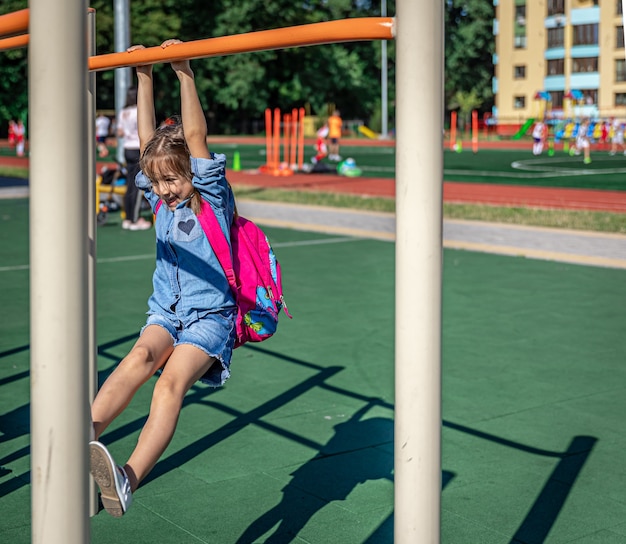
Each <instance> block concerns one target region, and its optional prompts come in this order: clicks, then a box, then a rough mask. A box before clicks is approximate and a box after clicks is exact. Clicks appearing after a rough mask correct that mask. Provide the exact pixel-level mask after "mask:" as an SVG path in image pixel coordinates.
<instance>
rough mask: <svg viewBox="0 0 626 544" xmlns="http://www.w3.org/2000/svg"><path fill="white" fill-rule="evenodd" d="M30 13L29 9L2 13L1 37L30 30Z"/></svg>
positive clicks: (0, 17)
mask: <svg viewBox="0 0 626 544" xmlns="http://www.w3.org/2000/svg"><path fill="white" fill-rule="evenodd" d="M29 15H30V12H29V10H27V9H22V10H19V11H14V12H13V13H7V14H6V15H0V37H5V38H8V37H11V36H14V35H15V34H23V33H25V32H28V22H29V18H30V17H29ZM27 38H28V36H27ZM27 43H28V42H27Z"/></svg>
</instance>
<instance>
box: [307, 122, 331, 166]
mask: <svg viewBox="0 0 626 544" xmlns="http://www.w3.org/2000/svg"><path fill="white" fill-rule="evenodd" d="M327 136H328V125H326V124H325V125H324V126H323V127H322V128H320V129H319V130H318V131H317V136H316V140H315V157H313V158H312V159H311V162H312V163H313V164H317V163H318V162H319V161H321V160H322V159H323V158H324V157H326V156H327V155H328V147H327V146H326V137H327Z"/></svg>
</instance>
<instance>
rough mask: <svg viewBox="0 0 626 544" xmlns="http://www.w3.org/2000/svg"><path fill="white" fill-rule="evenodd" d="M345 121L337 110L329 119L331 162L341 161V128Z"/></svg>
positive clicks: (329, 154)
mask: <svg viewBox="0 0 626 544" xmlns="http://www.w3.org/2000/svg"><path fill="white" fill-rule="evenodd" d="M342 125H343V120H342V119H341V117H340V116H339V110H335V111H334V112H333V114H332V115H331V116H330V117H329V118H328V152H329V153H328V158H329V160H331V161H340V160H341V156H340V155H339V140H340V139H341V126H342Z"/></svg>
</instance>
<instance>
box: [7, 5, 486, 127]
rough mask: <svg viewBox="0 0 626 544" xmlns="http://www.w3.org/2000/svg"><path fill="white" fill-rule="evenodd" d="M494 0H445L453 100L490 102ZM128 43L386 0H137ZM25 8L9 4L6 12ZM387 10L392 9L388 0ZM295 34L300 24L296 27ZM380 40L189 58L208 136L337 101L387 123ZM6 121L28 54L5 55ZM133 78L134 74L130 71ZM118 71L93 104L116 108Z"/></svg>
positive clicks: (351, 13) (21, 99) (104, 37)
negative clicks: (469, 97) (471, 97)
mask: <svg viewBox="0 0 626 544" xmlns="http://www.w3.org/2000/svg"><path fill="white" fill-rule="evenodd" d="M113 4H114V1H113V0H92V2H91V4H90V5H91V7H93V8H94V9H95V10H96V53H97V54H106V53H111V52H114V51H115V47H114V42H115V40H114V9H113ZM492 4H493V2H492V0H446V2H445V4H444V6H445V17H446V35H445V40H446V42H445V43H446V64H445V75H446V80H445V93H446V97H445V100H446V104H448V105H450V104H451V100H452V98H453V96H454V95H455V93H457V92H459V91H461V92H464V93H467V94H469V93H472V92H473V93H474V94H475V95H476V96H477V97H478V99H480V101H481V102H482V104H483V108H489V107H490V106H491V103H492V96H491V77H492V71H493V70H492V61H491V58H492V54H493V36H492V30H491V29H492V20H493V5H492ZM129 5H130V42H131V43H141V44H144V45H146V46H156V45H159V44H160V43H161V42H162V41H164V40H165V39H167V38H170V37H178V38H180V39H181V40H183V41H190V40H197V39H204V38H213V37H219V36H227V35H234V34H240V33H244V32H253V31H258V30H267V29H273V28H282V27H291V26H297V25H303V24H309V23H317V22H323V21H332V20H336V19H345V18H351V17H369V16H379V15H380V9H381V4H380V0H302V1H301V2H293V1H292V0H272V1H271V2H268V1H267V0H212V1H211V2H206V0H133V1H130V2H129ZM26 7H27V0H3V3H2V13H9V12H12V11H16V10H19V9H24V8H26ZM387 13H388V15H389V16H393V15H394V14H395V1H394V0H388V5H387ZM294 32H297V30H294ZM380 51H381V46H380V43H379V42H377V41H375V42H354V43H341V44H329V45H321V46H309V47H299V48H291V49H284V50H275V51H262V52H258V53H247V54H239V55H230V56H223V57H214V58H207V59H198V60H194V61H192V67H193V69H194V71H195V73H196V83H197V86H198V90H199V93H200V97H201V101H202V105H203V108H204V110H205V112H206V114H207V119H208V121H209V127H210V132H211V133H217V132H219V133H234V132H238V133H246V132H251V131H254V130H255V129H256V130H263V126H262V122H263V119H264V113H263V112H264V110H265V108H267V107H271V108H274V107H278V108H281V109H282V110H283V111H290V110H291V109H292V108H296V107H305V108H306V109H307V111H308V113H310V114H312V115H320V116H326V115H327V114H328V110H329V108H331V107H333V106H336V107H337V108H338V109H340V110H341V114H342V117H343V118H344V119H363V120H365V122H366V123H367V124H369V125H370V126H371V128H373V129H374V130H379V129H380V110H381V93H380V88H381V86H380V78H381V72H380V71H381V54H380ZM387 54H388V100H389V116H390V126H393V119H394V116H395V111H394V107H393V106H394V99H395V43H394V42H393V40H391V41H389V42H388V44H387ZM0 55H2V57H1V58H2V61H1V62H0V75H1V77H0V122H3V123H4V126H6V120H8V119H10V118H18V117H22V118H24V119H26V114H27V109H28V86H27V51H26V50H25V49H17V50H12V51H4V52H0ZM154 73H155V88H156V97H155V101H156V106H157V114H158V116H159V117H160V118H164V117H166V116H169V115H172V114H174V113H178V110H179V98H178V88H177V85H176V84H175V81H174V78H173V75H172V73H171V70H170V69H169V66H166V65H157V66H155V70H154ZM133 79H134V75H133ZM114 82H115V72H114V71H113V70H110V71H105V72H99V73H98V74H97V75H96V85H97V87H96V89H97V90H96V107H97V108H98V109H106V110H113V109H114V108H115V105H114V104H115V94H114V93H115V85H114Z"/></svg>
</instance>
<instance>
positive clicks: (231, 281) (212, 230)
mask: <svg viewBox="0 0 626 544" xmlns="http://www.w3.org/2000/svg"><path fill="white" fill-rule="evenodd" d="M198 221H200V226H201V227H202V230H203V231H204V233H205V234H206V237H207V238H208V240H209V244H210V245H211V247H212V248H213V251H214V252H215V255H216V257H217V260H218V261H219V262H220V265H221V266H222V268H223V269H224V274H226V279H227V280H228V285H230V288H231V289H232V291H233V294H234V295H235V296H236V295H237V291H238V288H237V280H236V279H235V270H234V268H233V258H232V254H231V247H230V244H229V243H228V240H227V239H226V236H225V235H224V232H223V231H222V227H220V224H219V221H218V220H217V217H216V216H215V212H214V211H213V208H211V205H210V204H209V203H208V202H207V201H206V200H204V199H202V209H201V211H200V215H198Z"/></svg>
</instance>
